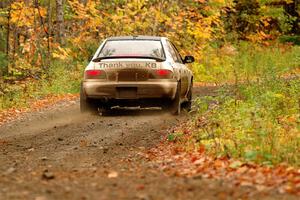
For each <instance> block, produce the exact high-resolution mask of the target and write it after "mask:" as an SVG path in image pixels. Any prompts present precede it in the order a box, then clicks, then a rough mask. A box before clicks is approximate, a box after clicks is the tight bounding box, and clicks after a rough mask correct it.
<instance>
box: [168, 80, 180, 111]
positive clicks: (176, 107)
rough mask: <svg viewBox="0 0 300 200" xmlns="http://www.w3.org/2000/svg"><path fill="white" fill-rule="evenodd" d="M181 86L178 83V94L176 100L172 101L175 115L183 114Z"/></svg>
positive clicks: (172, 109)
mask: <svg viewBox="0 0 300 200" xmlns="http://www.w3.org/2000/svg"><path fill="white" fill-rule="evenodd" d="M180 95H181V84H180V82H178V84H177V89H176V94H175V98H174V99H173V100H172V102H171V107H170V110H171V113H172V114H173V115H180V113H181V98H180Z"/></svg>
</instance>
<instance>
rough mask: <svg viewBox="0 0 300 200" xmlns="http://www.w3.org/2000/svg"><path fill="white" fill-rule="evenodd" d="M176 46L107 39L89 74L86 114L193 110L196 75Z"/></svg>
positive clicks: (84, 87) (156, 40)
mask: <svg viewBox="0 0 300 200" xmlns="http://www.w3.org/2000/svg"><path fill="white" fill-rule="evenodd" d="M192 62H194V57H193V56H186V57H185V58H184V59H182V57H181V55H180V54H179V52H178V50H177V48H176V47H175V45H174V44H173V43H172V42H171V41H170V40H169V39H167V38H165V37H153V36H124V37H111V38H108V39H106V40H105V41H104V42H103V43H102V44H101V45H100V47H99V48H98V49H97V51H96V53H95V55H94V56H93V58H92V59H91V61H90V63H89V64H88V66H87V67H86V69H85V71H84V78H83V81H82V84H81V91H80V110H81V112H90V111H92V112H94V111H97V110H98V111H99V110H100V111H101V112H104V111H108V110H111V109H112V108H115V107H137V106H138V107H161V108H162V109H167V110H169V111H170V112H171V113H173V114H175V115H179V114H180V111H181V109H182V108H185V109H187V110H190V109H191V103H192V88H193V74H192V71H191V70H190V69H189V68H188V67H187V66H186V65H185V64H187V63H192Z"/></svg>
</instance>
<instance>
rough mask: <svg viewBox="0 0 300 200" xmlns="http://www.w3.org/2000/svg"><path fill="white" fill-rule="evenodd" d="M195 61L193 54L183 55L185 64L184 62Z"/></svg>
mask: <svg viewBox="0 0 300 200" xmlns="http://www.w3.org/2000/svg"><path fill="white" fill-rule="evenodd" d="M193 62H195V58H194V57H193V56H185V58H184V60H183V63H184V64H186V63H193Z"/></svg>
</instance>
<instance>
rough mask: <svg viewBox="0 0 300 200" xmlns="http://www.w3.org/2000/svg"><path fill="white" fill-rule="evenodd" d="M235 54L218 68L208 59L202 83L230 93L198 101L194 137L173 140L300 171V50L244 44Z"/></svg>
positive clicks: (178, 135)
mask: <svg viewBox="0 0 300 200" xmlns="http://www.w3.org/2000/svg"><path fill="white" fill-rule="evenodd" d="M234 49H235V50H234V51H235V52H234V53H231V56H230V55H226V54H222V55H220V56H219V57H218V58H215V60H217V61H216V64H215V65H214V64H213V62H215V61H214V60H213V59H214V58H212V57H208V58H206V60H207V61H208V62H207V63H206V64H203V66H205V70H203V71H201V70H202V69H201V67H203V66H200V70H199V71H198V72H199V74H197V79H196V80H198V81H204V82H214V83H216V84H222V83H229V84H227V85H229V86H228V88H226V87H220V91H219V94H218V96H217V97H204V98H199V99H196V101H195V102H196V103H195V104H196V105H195V106H196V109H197V110H198V111H197V114H196V116H195V117H193V120H192V121H191V123H190V124H189V129H190V131H191V132H192V136H191V137H185V136H184V134H182V132H184V130H182V131H181V132H180V131H179V132H178V133H172V134H171V135H170V136H169V137H168V139H169V140H171V141H172V140H176V141H178V142H179V144H181V146H183V147H184V148H186V149H187V150H194V149H195V148H196V149H199V148H200V149H201V148H205V149H206V151H207V152H208V153H209V154H211V155H213V156H228V157H230V158H237V159H241V160H243V161H245V162H255V163H259V164H264V165H277V164H279V163H287V164H288V165H292V166H297V167H299V166H300V78H299V77H300V73H299V72H300V70H299V67H300V48H299V46H290V45H283V44H276V45H275V46H270V47H263V46H259V45H253V44H251V45H250V44H247V43H243V44H240V45H239V46H238V47H235V48H234ZM211 55H213V54H211ZM210 58H212V60H210ZM204 72H205V73H204ZM209 77H213V79H212V78H209Z"/></svg>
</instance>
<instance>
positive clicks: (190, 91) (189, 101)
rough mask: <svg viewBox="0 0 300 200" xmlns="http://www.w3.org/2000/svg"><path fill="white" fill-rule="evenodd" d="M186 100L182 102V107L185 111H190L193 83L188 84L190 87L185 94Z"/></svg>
mask: <svg viewBox="0 0 300 200" xmlns="http://www.w3.org/2000/svg"><path fill="white" fill-rule="evenodd" d="M187 99H188V101H187V102H184V103H183V104H182V108H183V109H185V110H186V111H188V112H190V111H191V110H192V99H193V83H192V84H191V86H190V89H189V91H188V94H187Z"/></svg>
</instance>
